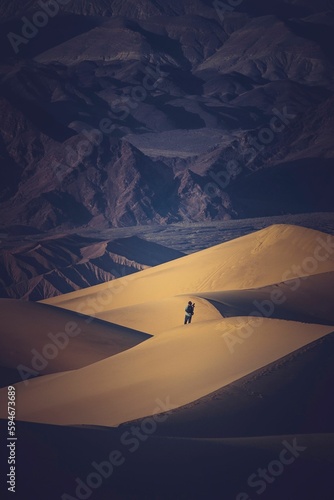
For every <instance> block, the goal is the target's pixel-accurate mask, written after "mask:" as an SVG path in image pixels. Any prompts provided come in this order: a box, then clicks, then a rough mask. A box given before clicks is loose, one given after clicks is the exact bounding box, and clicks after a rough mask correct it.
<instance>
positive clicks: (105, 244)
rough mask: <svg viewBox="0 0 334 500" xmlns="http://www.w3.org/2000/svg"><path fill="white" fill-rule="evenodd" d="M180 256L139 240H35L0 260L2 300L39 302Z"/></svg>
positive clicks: (76, 237) (74, 236) (5, 252)
mask: <svg viewBox="0 0 334 500" xmlns="http://www.w3.org/2000/svg"><path fill="white" fill-rule="evenodd" d="M183 255H184V254H183V253H182V252H179V251H177V250H172V249H169V248H166V247H164V246H162V245H158V244H155V243H153V242H147V241H145V240H143V239H141V238H138V237H137V236H133V237H128V238H119V239H115V240H110V241H108V240H103V239H101V240H97V239H96V238H88V237H83V236H79V235H77V234H72V235H59V236H58V237H48V236H45V237H44V238H43V236H39V242H36V243H33V242H32V241H30V242H28V241H27V242H25V243H24V244H21V245H20V246H19V245H16V246H15V247H13V248H7V249H6V250H3V251H2V252H1V254H0V276H1V278H0V297H2V298H19V299H23V300H42V299H45V298H49V297H54V296H56V295H60V294H63V293H67V292H71V291H74V290H78V289H82V288H86V287H88V286H91V285H93V284H94V285H97V284H99V283H105V282H107V281H110V280H113V279H115V278H119V277H121V276H126V275H129V274H132V273H135V272H137V271H140V270H142V269H146V268H148V267H151V266H154V265H158V264H162V263H164V262H168V261H170V260H173V259H177V258H178V257H182V256H183Z"/></svg>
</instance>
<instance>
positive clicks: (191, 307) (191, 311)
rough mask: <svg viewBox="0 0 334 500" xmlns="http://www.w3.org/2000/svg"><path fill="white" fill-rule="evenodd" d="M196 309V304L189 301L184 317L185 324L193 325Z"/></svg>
mask: <svg viewBox="0 0 334 500" xmlns="http://www.w3.org/2000/svg"><path fill="white" fill-rule="evenodd" d="M194 308H195V304H193V303H192V302H191V300H189V302H188V305H187V307H186V308H185V312H186V315H185V317H184V324H185V325H186V324H187V323H191V318H192V317H193V314H194Z"/></svg>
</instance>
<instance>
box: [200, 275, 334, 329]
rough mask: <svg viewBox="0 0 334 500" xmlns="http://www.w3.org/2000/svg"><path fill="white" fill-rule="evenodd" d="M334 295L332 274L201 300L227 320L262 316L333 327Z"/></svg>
mask: <svg viewBox="0 0 334 500" xmlns="http://www.w3.org/2000/svg"><path fill="white" fill-rule="evenodd" d="M333 292H334V272H329V273H321V274H317V275H313V276H306V277H305V276H304V277H302V278H297V279H296V278H295V279H293V280H288V281H285V282H283V283H277V284H275V285H271V286H267V287H260V288H255V289H252V290H238V291H236V290H228V291H217V292H208V293H203V292H201V293H200V294H199V295H198V297H200V298H201V299H202V300H203V299H207V300H208V301H209V302H210V303H211V304H212V305H214V306H215V307H216V308H217V310H218V311H219V312H220V313H221V314H222V315H223V316H225V317H233V316H248V315H254V314H255V315H256V314H260V315H261V316H264V317H270V318H280V319H291V320H295V321H304V322H308V323H320V324H326V325H330V324H331V325H333V324H334V309H333V307H332V304H333ZM194 300H196V298H195V296H194Z"/></svg>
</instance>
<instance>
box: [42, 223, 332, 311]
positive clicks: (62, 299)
mask: <svg viewBox="0 0 334 500" xmlns="http://www.w3.org/2000/svg"><path fill="white" fill-rule="evenodd" d="M333 242H334V237H332V236H329V235H326V234H324V233H321V232H319V231H314V230H311V229H305V228H302V227H297V226H290V225H274V226H270V227H269V228H266V229H263V230H261V231H258V232H256V233H252V234H250V235H247V236H243V237H241V238H237V239H235V240H232V241H229V242H226V243H223V244H221V245H217V246H214V247H212V248H209V249H207V250H203V251H201V252H197V253H195V254H192V255H187V256H185V257H182V258H180V259H177V260H175V261H173V262H168V263H166V264H162V265H160V266H157V267H155V268H153V269H148V270H145V271H142V272H140V273H138V274H136V275H132V276H127V277H124V278H120V279H118V280H115V281H113V282H109V283H105V284H102V285H97V286H94V287H91V288H89V289H85V290H80V291H76V292H72V293H69V294H66V295H62V296H59V297H55V298H52V299H48V300H46V301H44V302H45V303H48V304H52V305H55V306H59V307H63V308H66V309H71V310H74V311H78V312H82V313H84V314H88V315H90V314H91V315H98V314H99V313H104V312H105V311H110V310H111V309H116V308H120V307H129V306H133V305H135V304H143V303H147V302H149V301H154V300H162V299H165V298H170V297H174V296H176V295H182V294H192V293H197V294H200V292H210V291H212V292H214V291H217V290H218V291H220V290H245V289H250V288H258V287H264V286H268V285H272V284H276V283H281V282H282V281H287V280H291V279H293V278H295V277H299V276H308V275H315V274H319V273H326V272H331V271H334V248H333Z"/></svg>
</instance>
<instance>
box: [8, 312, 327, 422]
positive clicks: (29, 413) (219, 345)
mask: <svg viewBox="0 0 334 500" xmlns="http://www.w3.org/2000/svg"><path fill="white" fill-rule="evenodd" d="M259 321H260V323H261V324H260V325H259V326H256V324H255V323H254V321H252V319H247V318H246V319H245V318H231V319H222V320H218V321H217V320H215V321H204V322H198V323H196V324H193V325H191V326H189V325H186V326H184V325H183V326H182V327H179V328H176V329H173V330H172V331H170V332H166V333H164V334H161V335H159V336H158V337H155V338H152V339H150V340H147V341H146V342H144V343H142V344H140V345H138V346H136V347H134V348H132V349H130V350H128V351H127V352H124V353H120V354H118V355H116V356H113V357H112V358H108V359H106V360H104V361H100V362H98V363H94V364H93V365H90V366H88V367H86V368H82V369H79V370H75V371H72V372H69V373H67V374H64V375H63V376H62V377H60V378H53V379H47V380H45V383H44V384H43V380H42V379H40V380H38V381H37V380H36V381H34V380H32V381H31V382H30V383H29V386H28V387H26V386H24V385H23V384H18V385H17V397H18V398H19V400H20V406H19V409H18V413H17V418H18V419H20V420H29V421H36V422H47V423H54V424H66V425H69V424H96V425H118V424H120V423H122V422H125V421H128V420H132V419H135V418H139V417H143V416H145V415H152V414H155V413H159V412H161V411H162V408H159V407H158V404H157V400H160V401H163V402H165V401H166V400H167V401H170V404H171V405H172V407H178V406H181V405H184V404H186V403H189V402H191V401H193V400H195V399H198V398H200V397H202V396H204V395H206V394H208V393H210V392H212V391H214V390H217V389H218V388H220V387H223V386H226V385H228V384H230V383H231V382H233V381H235V380H237V379H239V378H241V377H243V376H245V375H247V374H249V373H251V372H253V371H254V370H257V369H259V368H261V367H263V366H265V365H267V364H269V363H270V362H272V361H274V360H277V359H279V358H281V357H283V356H285V355H286V354H289V353H290V352H292V351H294V350H296V349H299V348H300V347H302V346H304V345H306V344H308V343H310V342H312V341H314V340H316V339H319V338H321V337H322V336H324V335H326V334H327V333H330V332H331V331H332V327H330V326H322V325H306V324H300V323H297V322H286V321H280V320H269V319H264V318H262V319H260V320H259V319H256V322H259ZM224 334H227V336H224ZM49 394H52V399H50V398H49V397H48V396H49ZM5 397H6V393H5V391H2V392H1V400H2V399H3V398H5ZM167 409H170V408H167ZM1 416H3V415H1Z"/></svg>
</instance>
